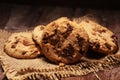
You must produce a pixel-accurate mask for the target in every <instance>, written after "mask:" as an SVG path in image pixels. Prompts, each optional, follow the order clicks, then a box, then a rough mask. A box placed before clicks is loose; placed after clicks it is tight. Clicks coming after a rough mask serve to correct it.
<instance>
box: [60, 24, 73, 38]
mask: <svg viewBox="0 0 120 80" xmlns="http://www.w3.org/2000/svg"><path fill="white" fill-rule="evenodd" d="M67 26H68V28H67V31H66V32H64V33H63V34H62V35H63V37H64V38H65V39H66V38H67V37H68V36H69V34H70V33H71V32H72V30H73V27H72V26H71V25H70V24H67Z"/></svg>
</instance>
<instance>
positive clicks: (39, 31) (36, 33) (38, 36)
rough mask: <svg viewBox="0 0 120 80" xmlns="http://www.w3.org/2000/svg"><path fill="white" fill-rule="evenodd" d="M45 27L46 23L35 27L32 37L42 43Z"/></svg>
mask: <svg viewBox="0 0 120 80" xmlns="http://www.w3.org/2000/svg"><path fill="white" fill-rule="evenodd" d="M44 28H45V26H44V25H38V26H36V27H35V28H34V30H33V32H32V37H33V39H34V41H35V42H36V43H37V44H40V43H41V40H42V34H43V32H44Z"/></svg>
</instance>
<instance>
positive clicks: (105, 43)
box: [79, 20, 118, 54]
mask: <svg viewBox="0 0 120 80" xmlns="http://www.w3.org/2000/svg"><path fill="white" fill-rule="evenodd" d="M79 26H82V27H83V28H84V29H85V31H86V32H87V33H88V36H89V43H90V50H93V51H95V52H99V53H102V54H113V53H115V52H116V51H117V50H118V43H117V37H116V36H115V34H114V33H113V32H112V31H110V30H109V29H108V28H106V27H103V26H101V25H100V24H98V23H95V22H93V21H91V20H83V21H82V22H80V24H79Z"/></svg>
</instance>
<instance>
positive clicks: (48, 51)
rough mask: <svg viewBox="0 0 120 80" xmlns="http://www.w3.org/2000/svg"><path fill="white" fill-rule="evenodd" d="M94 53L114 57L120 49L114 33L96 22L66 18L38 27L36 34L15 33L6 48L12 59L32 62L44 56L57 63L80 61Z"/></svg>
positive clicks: (35, 30)
mask: <svg viewBox="0 0 120 80" xmlns="http://www.w3.org/2000/svg"><path fill="white" fill-rule="evenodd" d="M90 50H92V51H93V52H96V53H100V54H106V55H108V54H114V53H115V52H116V51H117V50H118V44H117V38H116V37H115V35H114V33H113V32H112V31H110V30H108V29H107V28H105V27H103V26H101V25H99V24H97V23H95V22H93V21H90V20H83V21H81V22H80V23H76V22H74V21H71V20H69V19H68V18H66V17H62V18H59V19H57V20H55V21H53V22H51V23H49V24H48V25H46V26H43V25H40V26H37V27H35V29H34V31H33V32H19V33H13V34H12V35H11V36H10V38H9V39H8V40H7V42H6V44H5V47H4V51H5V52H6V53H7V54H8V55H9V56H11V57H15V58H20V59H30V58H38V56H40V55H44V56H45V57H46V58H47V59H48V60H50V61H51V62H54V63H57V64H58V63H65V64H72V63H75V62H79V60H80V59H81V58H82V57H83V56H84V57H85V56H86V54H87V53H88V52H89V51H90ZM93 57H94V56H93Z"/></svg>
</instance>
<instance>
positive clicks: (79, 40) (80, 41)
mask: <svg viewBox="0 0 120 80" xmlns="http://www.w3.org/2000/svg"><path fill="white" fill-rule="evenodd" d="M76 38H77V40H78V45H79V47H81V46H82V45H83V42H84V38H82V37H80V36H77V37H76Z"/></svg>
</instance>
